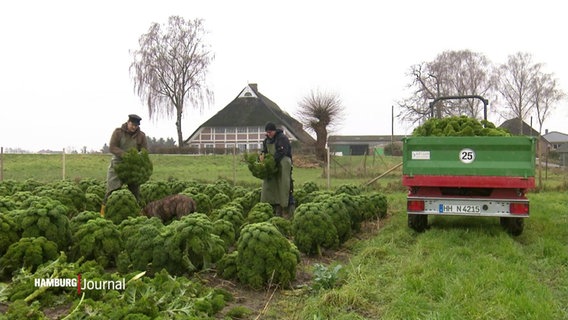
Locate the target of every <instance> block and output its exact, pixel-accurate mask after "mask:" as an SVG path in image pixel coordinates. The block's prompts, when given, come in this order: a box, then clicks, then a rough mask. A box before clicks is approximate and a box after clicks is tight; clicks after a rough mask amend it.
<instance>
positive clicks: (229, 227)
mask: <svg viewBox="0 0 568 320" xmlns="http://www.w3.org/2000/svg"><path fill="white" fill-rule="evenodd" d="M213 234H215V235H217V236H218V237H219V238H221V240H223V243H224V245H225V250H228V249H229V247H230V246H232V245H233V244H234V243H235V240H236V238H235V228H234V227H233V224H232V223H231V222H230V221H227V220H224V219H218V220H215V221H214V222H213Z"/></svg>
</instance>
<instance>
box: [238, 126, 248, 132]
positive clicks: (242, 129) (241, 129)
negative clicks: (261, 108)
mask: <svg viewBox="0 0 568 320" xmlns="http://www.w3.org/2000/svg"><path fill="white" fill-rule="evenodd" d="M237 132H238V133H245V132H247V127H238V128H237Z"/></svg>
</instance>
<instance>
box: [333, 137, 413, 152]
mask: <svg viewBox="0 0 568 320" xmlns="http://www.w3.org/2000/svg"><path fill="white" fill-rule="evenodd" d="M403 137H404V136H400V135H395V136H390V135H384V136H337V135H330V136H329V137H328V139H327V144H328V146H329V151H330V152H332V153H335V154H342V155H353V156H357V155H370V154H377V155H379V154H380V155H382V154H383V151H384V147H385V146H386V145H389V144H390V143H391V142H394V143H397V142H398V143H400V142H401V141H402V138H403Z"/></svg>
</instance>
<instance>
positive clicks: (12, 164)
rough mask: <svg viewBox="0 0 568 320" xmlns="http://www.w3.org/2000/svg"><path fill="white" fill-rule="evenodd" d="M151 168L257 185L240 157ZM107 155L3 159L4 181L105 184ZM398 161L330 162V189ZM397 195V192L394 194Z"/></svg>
mask: <svg viewBox="0 0 568 320" xmlns="http://www.w3.org/2000/svg"><path fill="white" fill-rule="evenodd" d="M150 157H151V160H152V163H153V164H154V173H153V175H152V177H151V180H167V179H172V178H175V179H179V180H197V181H204V182H211V181H215V180H218V179H224V180H228V181H231V182H234V183H235V184H237V185H244V186H260V184H261V180H259V179H257V178H255V177H253V176H252V175H251V173H250V172H249V170H248V168H247V166H246V163H245V162H244V161H243V159H242V156H239V155H237V156H231V155H228V156H225V155H208V156H189V155H158V154H152V155H150ZM110 159H111V156H110V155H106V154H67V155H65V156H63V155H61V154H58V155H40V154H4V155H3V161H2V162H3V178H4V180H16V181H23V180H26V179H35V180H38V181H41V182H50V181H55V180H60V179H63V178H65V179H69V180H73V181H78V180H80V179H84V178H94V179H97V180H102V181H104V180H106V172H107V168H108V165H109V162H110ZM400 161H401V159H400V157H372V156H368V157H363V156H358V157H357V156H354V157H334V158H333V161H332V164H331V165H330V170H329V171H330V179H329V186H330V188H334V187H337V186H339V185H341V184H347V183H353V184H365V183H366V182H368V181H370V180H371V179H373V178H374V177H376V176H378V175H380V174H382V173H384V172H385V171H387V170H388V169H390V168H392V167H394V166H396V164H398V163H400ZM295 162H297V163H298V164H297V165H295V167H294V169H293V176H294V181H295V182H296V185H301V184H303V183H304V182H307V181H315V182H316V183H317V184H318V185H320V186H321V188H323V189H325V188H327V186H328V178H327V175H326V174H324V169H323V168H321V167H317V164H316V163H314V162H313V161H311V160H310V159H306V158H302V157H297V159H296V160H295ZM400 172H401V171H400V168H398V169H397V170H394V171H393V172H392V173H391V174H389V175H387V176H385V178H383V179H380V181H378V182H375V183H373V184H372V185H371V186H372V187H374V188H381V187H383V188H390V187H392V185H393V184H394V185H399V182H400ZM400 190H402V189H400Z"/></svg>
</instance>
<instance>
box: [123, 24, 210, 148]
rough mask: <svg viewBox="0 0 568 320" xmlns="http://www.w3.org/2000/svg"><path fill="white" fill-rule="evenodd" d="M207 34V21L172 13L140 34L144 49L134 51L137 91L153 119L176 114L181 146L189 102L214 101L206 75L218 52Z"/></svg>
mask: <svg viewBox="0 0 568 320" xmlns="http://www.w3.org/2000/svg"><path fill="white" fill-rule="evenodd" d="M205 34H206V32H205V30H204V26H203V20H201V19H195V20H188V21H186V20H184V19H183V18H181V17H179V16H172V17H170V18H169V19H168V23H167V24H166V25H160V24H157V23H153V24H152V26H151V27H150V29H149V30H148V33H146V34H144V35H142V36H141V37H140V39H139V44H140V48H139V49H138V50H135V51H133V52H132V56H133V58H134V62H132V64H131V65H130V72H131V74H133V80H134V90H135V91H136V92H137V94H138V95H139V96H140V98H141V99H142V100H143V101H145V103H146V104H147V106H148V111H149V115H150V118H152V117H153V116H164V117H166V118H171V117H172V116H173V115H175V117H176V123H175V124H176V128H177V135H178V137H177V138H178V147H179V148H180V149H181V148H182V147H183V144H184V143H183V135H182V128H181V119H182V115H183V111H184V108H185V106H186V103H189V104H191V105H192V106H193V107H194V108H198V109H199V110H202V109H203V106H204V104H205V103H211V102H212V100H213V95H212V92H211V91H210V90H209V89H208V87H207V85H206V83H205V78H206V75H207V72H208V67H209V64H210V63H211V62H212V61H213V59H214V55H213V53H212V52H211V50H210V47H209V45H208V44H207V43H205V39H204V36H205Z"/></svg>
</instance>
